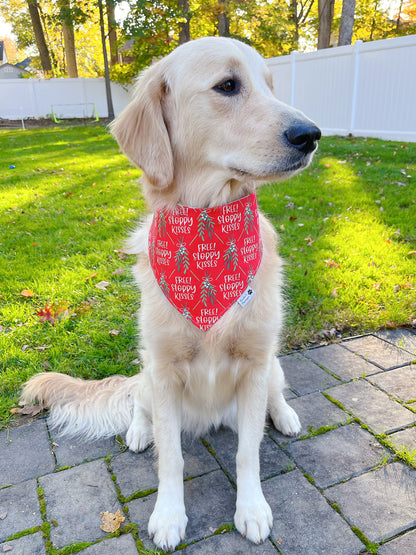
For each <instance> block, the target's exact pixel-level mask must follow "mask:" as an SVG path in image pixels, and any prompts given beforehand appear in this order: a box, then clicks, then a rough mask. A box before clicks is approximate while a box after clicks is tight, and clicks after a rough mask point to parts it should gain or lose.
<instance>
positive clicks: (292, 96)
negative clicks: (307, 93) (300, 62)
mask: <svg viewBox="0 0 416 555" xmlns="http://www.w3.org/2000/svg"><path fill="white" fill-rule="evenodd" d="M297 54H298V53H297V51H296V50H294V51H293V52H292V53H291V62H292V84H291V90H290V105H291V106H294V105H295V89H296V56H297Z"/></svg>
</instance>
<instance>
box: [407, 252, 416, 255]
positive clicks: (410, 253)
mask: <svg viewBox="0 0 416 555" xmlns="http://www.w3.org/2000/svg"><path fill="white" fill-rule="evenodd" d="M414 254H416V251H409V252H408V253H407V256H412V255H414Z"/></svg>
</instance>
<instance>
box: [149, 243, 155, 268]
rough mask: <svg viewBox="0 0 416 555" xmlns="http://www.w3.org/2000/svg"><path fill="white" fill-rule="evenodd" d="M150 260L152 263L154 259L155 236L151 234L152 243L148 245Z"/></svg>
mask: <svg viewBox="0 0 416 555" xmlns="http://www.w3.org/2000/svg"><path fill="white" fill-rule="evenodd" d="M150 260H151V261H152V264H153V262H154V260H155V238H154V236H153V238H152V244H151V245H150Z"/></svg>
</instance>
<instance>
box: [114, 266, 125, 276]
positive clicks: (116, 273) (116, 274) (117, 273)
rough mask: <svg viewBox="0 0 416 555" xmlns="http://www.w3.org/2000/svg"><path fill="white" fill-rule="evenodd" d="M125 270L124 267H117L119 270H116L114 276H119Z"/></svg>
mask: <svg viewBox="0 0 416 555" xmlns="http://www.w3.org/2000/svg"><path fill="white" fill-rule="evenodd" d="M123 272H124V270H123V268H117V270H114V272H113V276H119V275H120V274H122V273H123Z"/></svg>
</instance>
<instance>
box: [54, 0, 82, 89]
mask: <svg viewBox="0 0 416 555" xmlns="http://www.w3.org/2000/svg"><path fill="white" fill-rule="evenodd" d="M58 6H59V7H60V8H61V9H63V10H65V11H64V13H63V16H64V17H62V31H63V34H64V44H65V59H66V68H67V73H68V77H72V78H76V77H78V67H77V56H76V52H75V33H74V24H73V21H72V19H71V16H70V13H71V5H70V0H59V2H58Z"/></svg>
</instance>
